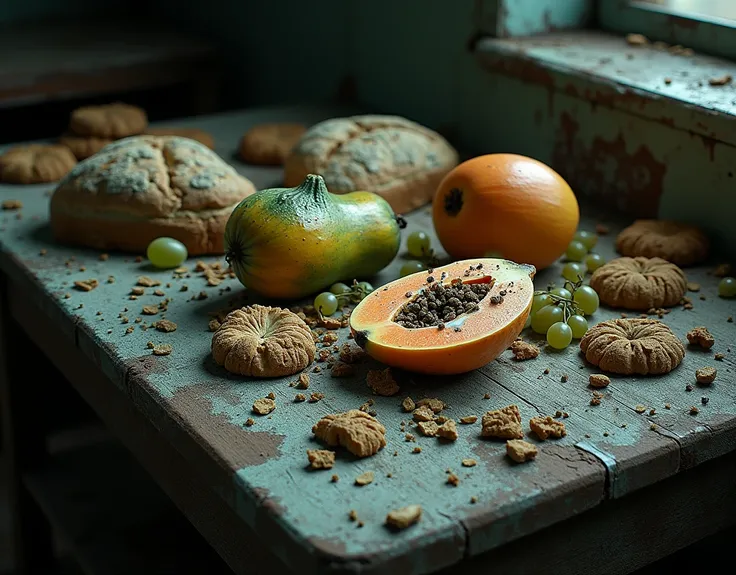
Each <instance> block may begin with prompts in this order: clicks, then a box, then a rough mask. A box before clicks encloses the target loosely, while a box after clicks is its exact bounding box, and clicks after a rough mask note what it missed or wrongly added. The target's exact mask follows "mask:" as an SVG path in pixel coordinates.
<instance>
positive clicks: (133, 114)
mask: <svg viewBox="0 0 736 575" xmlns="http://www.w3.org/2000/svg"><path fill="white" fill-rule="evenodd" d="M146 126H148V117H147V116H146V112H145V111H144V110H142V109H141V108H138V107H136V106H130V105H128V104H122V103H115V104H106V105H104V106H84V107H82V108H77V109H76V110H74V111H73V112H72V115H71V118H70V119H69V130H70V131H71V132H73V133H74V134H76V135H78V136H94V137H97V138H108V139H111V140H116V139H118V138H125V137H127V136H134V135H136V134H140V133H142V132H143V131H144V130H145V129H146Z"/></svg>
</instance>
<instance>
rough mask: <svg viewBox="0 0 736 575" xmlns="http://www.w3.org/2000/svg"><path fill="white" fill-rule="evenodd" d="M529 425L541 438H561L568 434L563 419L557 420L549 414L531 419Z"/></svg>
mask: <svg viewBox="0 0 736 575" xmlns="http://www.w3.org/2000/svg"><path fill="white" fill-rule="evenodd" d="M529 427H530V429H531V430H532V431H533V432H534V433H535V434H536V435H537V437H539V439H541V440H545V439H547V438H548V437H554V438H556V439H559V438H560V437H565V435H567V430H566V429H565V424H564V423H562V422H561V421H555V420H554V419H552V418H551V417H550V416H549V415H548V416H546V417H533V418H532V419H531V420H529ZM515 439H516V438H515ZM518 439H521V438H518Z"/></svg>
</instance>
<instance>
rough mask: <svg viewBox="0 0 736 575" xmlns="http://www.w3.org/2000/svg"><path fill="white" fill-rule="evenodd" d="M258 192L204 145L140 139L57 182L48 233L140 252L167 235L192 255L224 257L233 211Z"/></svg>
mask: <svg viewBox="0 0 736 575" xmlns="http://www.w3.org/2000/svg"><path fill="white" fill-rule="evenodd" d="M254 192H255V188H254V186H253V184H252V183H251V182H250V181H249V180H248V179H246V178H244V177H243V176H241V175H239V174H238V173H237V172H236V171H235V170H234V169H233V168H232V167H231V166H229V165H228V164H226V163H225V162H224V161H223V160H222V159H220V158H219V156H217V155H216V154H215V153H214V152H212V151H211V150H209V149H208V148H206V147H205V146H203V145H202V144H200V143H199V142H195V141H193V140H190V139H187V138H179V137H175V136H135V137H131V138H125V139H123V140H119V141H117V142H114V143H112V144H110V145H109V146H107V147H106V148H105V149H103V150H102V151H101V152H100V153H98V154H96V155H94V156H92V157H91V158H88V159H87V160H84V161H83V162H80V163H79V164H77V166H76V167H75V168H74V169H73V170H72V171H71V172H70V173H69V174H68V175H67V176H66V177H65V178H64V179H63V180H62V181H61V182H60V183H59V185H58V186H57V188H56V190H55V191H54V194H53V196H52V198H51V228H52V231H53V233H54V237H55V238H56V239H57V241H60V242H64V243H70V244H75V245H84V246H88V247H93V248H97V249H106V250H115V249H117V250H123V251H133V252H139V253H140V252H143V251H145V249H146V247H147V246H148V244H149V243H150V242H151V241H152V240H153V239H155V238H157V237H161V236H169V237H173V238H176V239H178V240H180V241H181V242H182V243H184V245H185V246H186V247H187V250H188V251H189V254H190V255H202V254H222V253H223V252H224V246H223V235H224V231H225V225H226V224H227V220H228V218H229V217H230V214H231V212H232V209H233V208H234V207H235V206H236V205H237V204H238V202H240V201H241V200H242V199H243V198H245V197H247V196H249V195H250V194H252V193H254Z"/></svg>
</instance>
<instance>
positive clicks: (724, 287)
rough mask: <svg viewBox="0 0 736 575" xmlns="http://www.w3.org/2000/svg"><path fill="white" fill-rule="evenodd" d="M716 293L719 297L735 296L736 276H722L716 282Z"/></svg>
mask: <svg viewBox="0 0 736 575" xmlns="http://www.w3.org/2000/svg"><path fill="white" fill-rule="evenodd" d="M718 295H719V296H721V297H736V278H731V277H728V278H723V279H722V280H721V281H720V282H719V283H718Z"/></svg>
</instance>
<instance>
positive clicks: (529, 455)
mask: <svg viewBox="0 0 736 575" xmlns="http://www.w3.org/2000/svg"><path fill="white" fill-rule="evenodd" d="M537 453H539V452H538V451H537V448H536V446H535V445H534V444H532V443H529V442H528V441H524V440H523V439H509V440H508V441H507V442H506V455H508V456H509V457H510V458H511V459H513V460H514V461H516V462H517V463H524V462H525V461H531V460H532V459H534V458H535V457H536V456H537Z"/></svg>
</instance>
